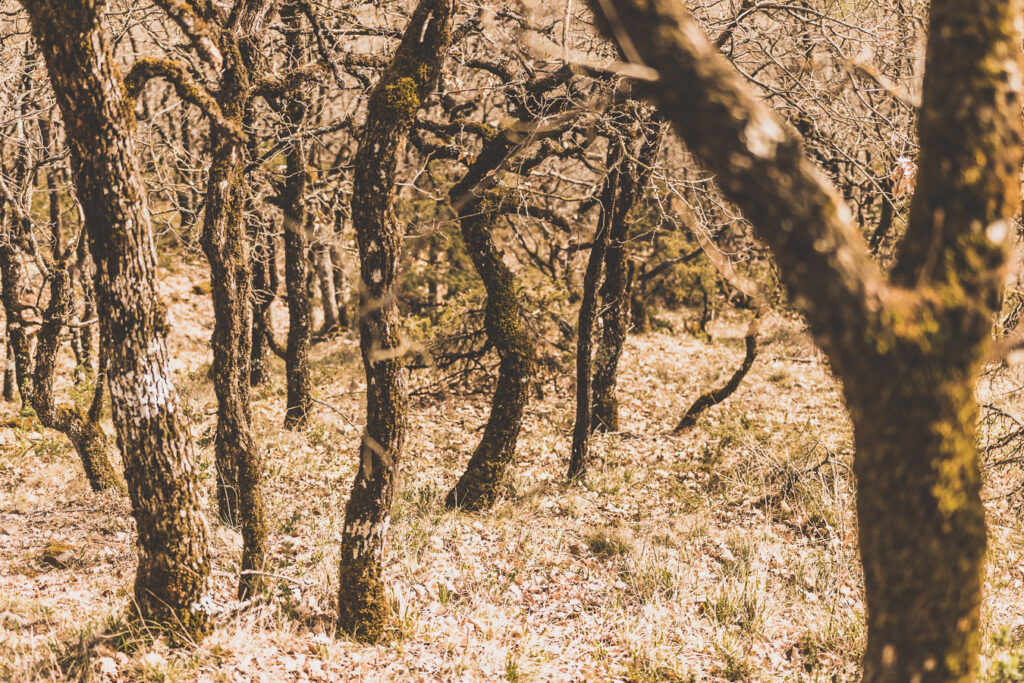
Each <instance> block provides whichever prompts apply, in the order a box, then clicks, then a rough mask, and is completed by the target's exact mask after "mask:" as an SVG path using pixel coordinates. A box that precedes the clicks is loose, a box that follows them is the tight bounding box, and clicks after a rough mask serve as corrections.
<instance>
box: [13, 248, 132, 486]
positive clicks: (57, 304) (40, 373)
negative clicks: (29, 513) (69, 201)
mask: <svg viewBox="0 0 1024 683" xmlns="http://www.w3.org/2000/svg"><path fill="white" fill-rule="evenodd" d="M73 310H74V300H73V298H72V288H71V273H70V270H69V268H68V264H67V263H66V261H64V260H63V259H62V258H59V259H58V260H57V261H56V262H54V263H53V264H52V265H51V268H50V303H49V305H48V306H47V308H46V312H45V315H44V319H43V323H42V325H41V326H40V327H39V333H38V335H37V339H36V355H35V370H34V372H33V375H32V407H33V408H34V409H35V411H36V416H37V417H38V418H39V421H40V422H41V423H42V424H43V426H44V427H49V428H50V429H54V430H56V431H58V432H60V433H61V434H64V435H65V436H66V437H68V439H69V440H70V441H71V443H72V445H73V446H74V447H75V451H76V452H77V453H78V457H79V459H81V461H82V466H83V467H84V469H85V476H86V478H87V479H88V480H89V485H90V486H91V487H92V489H93V490H94V491H103V490H105V489H116V490H122V491H123V490H124V483H123V482H122V480H121V477H120V476H118V474H117V471H116V470H115V469H114V466H113V464H112V462H111V459H110V447H109V445H108V444H107V437H106V435H105V434H104V433H103V429H102V427H100V425H99V421H98V420H94V419H91V417H90V416H89V415H88V414H87V413H85V412H83V411H82V409H81V408H79V407H77V406H74V405H57V403H56V401H55V399H54V396H53V370H54V366H55V364H56V361H57V352H58V351H59V350H60V333H61V331H62V330H63V329H64V327H65V326H66V325H67V324H68V322H69V321H70V320H71V316H72V313H73Z"/></svg>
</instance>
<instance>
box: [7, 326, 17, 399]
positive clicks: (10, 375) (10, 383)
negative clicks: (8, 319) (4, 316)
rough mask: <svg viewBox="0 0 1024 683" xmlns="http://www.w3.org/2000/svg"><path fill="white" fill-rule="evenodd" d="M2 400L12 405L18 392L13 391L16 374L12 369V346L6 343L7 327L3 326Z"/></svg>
mask: <svg viewBox="0 0 1024 683" xmlns="http://www.w3.org/2000/svg"><path fill="white" fill-rule="evenodd" d="M4 359H5V360H4V400H5V401H7V402H8V403H14V402H15V401H16V400H17V399H18V392H17V391H15V389H14V386H15V383H16V380H15V377H16V375H17V372H16V371H15V369H14V346H13V345H11V344H10V343H9V342H8V336H7V325H6V324H5V325H4Z"/></svg>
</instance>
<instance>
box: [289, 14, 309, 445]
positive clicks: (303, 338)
mask: <svg viewBox="0 0 1024 683" xmlns="http://www.w3.org/2000/svg"><path fill="white" fill-rule="evenodd" d="M282 17H283V18H284V19H285V21H286V22H288V21H291V22H294V23H295V24H296V26H297V25H298V22H299V21H300V20H301V16H300V15H299V13H298V9H297V8H294V7H291V6H290V5H289V6H288V9H286V11H284V12H282ZM288 50H289V62H290V63H291V64H293V65H294V64H298V63H299V61H300V60H301V59H302V52H303V48H302V39H301V36H300V35H299V34H298V33H297V32H296V33H295V34H294V35H293V36H292V37H290V39H289V47H288ZM307 109H308V105H307V102H306V101H305V98H304V97H292V98H290V99H289V101H288V103H287V104H286V106H285V112H284V119H285V124H286V126H287V127H288V130H289V131H290V132H292V133H296V132H297V131H298V130H299V129H300V128H301V127H302V124H303V122H304V121H305V119H306V111H307ZM285 166H286V170H285V173H286V174H287V177H286V178H285V182H284V188H283V189H282V192H281V207H282V209H283V211H284V281H285V285H284V286H285V292H286V298H287V300H288V351H287V356H286V358H285V366H286V369H285V373H286V375H287V382H288V399H287V407H286V409H285V417H284V426H285V427H286V428H289V429H294V428H296V427H301V426H303V425H305V424H306V421H307V420H308V418H309V414H310V411H311V410H312V408H313V399H312V397H311V393H310V391H311V386H310V377H309V346H310V338H311V336H312V334H313V331H312V325H313V314H312V311H311V309H310V296H309V257H308V252H309V237H308V236H307V234H306V209H305V205H304V201H305V195H306V188H307V185H308V184H309V170H308V168H307V166H308V152H307V150H306V145H305V143H304V142H303V140H302V138H300V137H298V136H295V137H294V139H293V141H292V143H291V144H290V145H288V149H287V152H286V155H285Z"/></svg>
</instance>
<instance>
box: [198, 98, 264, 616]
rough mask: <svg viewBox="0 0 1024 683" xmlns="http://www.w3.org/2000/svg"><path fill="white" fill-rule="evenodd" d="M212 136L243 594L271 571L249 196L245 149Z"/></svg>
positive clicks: (226, 471) (222, 503)
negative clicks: (258, 430)
mask: <svg viewBox="0 0 1024 683" xmlns="http://www.w3.org/2000/svg"><path fill="white" fill-rule="evenodd" d="M240 85H241V84H240ZM223 92H224V91H223V90H222V93H223ZM226 104H228V103H226V102H222V104H221V108H222V110H224V111H225V112H229V111H231V107H230V106H225V105H226ZM229 115H230V114H229ZM212 138H213V139H212V146H213V149H214V152H213V155H214V156H213V162H212V164H211V166H210V176H209V180H208V184H207V193H206V211H205V220H204V223H203V233H202V237H201V242H202V245H203V251H204V252H206V257H207V260H208V261H209V262H210V286H211V294H212V296H213V312H214V326H213V336H212V338H211V346H212V347H213V385H214V390H215V391H216V393H217V435H216V439H215V443H214V448H215V453H216V465H217V509H218V513H219V514H220V518H221V519H222V520H224V522H225V523H227V524H232V525H233V524H238V523H239V522H241V525H242V540H243V549H242V575H241V579H240V582H239V596H240V597H241V598H245V597H246V596H248V595H250V594H253V593H260V592H262V591H263V589H264V588H265V579H264V578H263V575H262V574H261V573H258V572H262V571H263V570H265V569H266V567H265V566H264V564H265V562H266V555H267V526H266V520H265V511H264V503H263V481H262V480H263V477H262V469H263V458H262V454H261V453H260V450H259V448H258V446H257V445H256V442H255V439H254V438H253V435H252V415H251V407H250V396H249V381H250V368H249V362H250V355H251V353H252V337H251V335H252V310H253V309H252V301H253V293H252V274H251V271H250V266H249V264H250V256H249V253H248V251H249V250H248V246H249V240H248V236H247V235H246V231H245V224H244V219H243V215H242V208H243V207H244V205H245V201H246V197H245V196H244V189H243V188H244V184H243V183H242V176H241V174H242V149H241V147H240V146H239V145H238V144H237V143H235V142H232V141H229V140H225V139H224V138H223V137H221V136H220V135H218V134H217V133H214V134H213V136H212ZM247 572H248V573H247Z"/></svg>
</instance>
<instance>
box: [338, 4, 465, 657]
mask: <svg viewBox="0 0 1024 683" xmlns="http://www.w3.org/2000/svg"><path fill="white" fill-rule="evenodd" d="M453 12H454V7H453V2H452V0H420V3H419V4H418V5H417V7H416V10H415V11H414V12H413V15H412V17H411V19H410V20H409V25H408V26H407V27H406V30H405V35H404V36H403V38H402V42H401V43H400V44H399V46H398V50H397V52H396V53H395V56H394V58H393V59H392V61H391V63H390V64H389V66H388V67H387V68H386V69H385V71H384V73H383V74H382V76H381V78H380V81H378V83H377V85H376V86H375V87H374V89H373V91H372V93H371V95H370V100H369V104H368V108H367V115H366V122H365V124H364V125H363V129H362V134H361V135H360V141H359V150H358V151H357V153H356V158H355V178H354V181H353V189H352V221H353V224H354V225H355V229H356V238H357V241H358V244H359V260H360V275H361V278H362V285H361V287H360V294H361V306H360V313H361V320H360V325H359V336H360V349H361V350H362V356H363V366H364V368H365V370H366V431H365V432H364V434H363V440H362V444H361V446H360V458H359V462H360V465H359V470H358V472H357V473H356V478H355V482H354V483H353V485H352V496H351V497H350V498H349V501H348V504H347V505H346V507H345V526H344V528H343V529H342V538H341V561H340V567H339V582H338V628H339V630H340V631H342V632H345V633H350V634H352V635H353V636H355V637H356V638H359V639H361V640H367V641H376V640H380V639H381V638H382V637H383V635H384V623H385V619H386V618H387V614H388V603H387V599H386V598H385V595H384V583H383V579H382V576H381V574H382V567H381V560H382V558H383V553H384V540H385V534H386V532H387V527H388V522H389V521H390V517H391V503H392V499H393V497H394V481H395V475H396V474H397V468H398V466H399V464H400V462H401V457H402V446H403V443H404V441H405V428H406V419H407V416H406V411H407V405H408V386H407V382H406V371H405V362H404V360H403V357H402V356H403V351H402V350H401V347H402V345H403V339H402V333H401V329H400V320H399V314H398V305H397V302H396V299H395V284H396V281H397V275H398V273H397V269H398V262H399V255H400V251H401V247H402V230H401V228H400V227H399V226H398V225H396V224H395V217H394V211H393V201H394V200H393V192H394V183H395V166H396V163H397V160H398V155H399V153H400V152H401V150H402V148H403V147H404V145H405V141H406V136H407V135H408V132H409V128H410V127H411V125H412V123H413V120H414V118H415V116H416V113H417V111H419V109H420V107H421V106H423V103H424V101H425V100H426V99H427V97H429V95H430V93H431V92H433V90H434V88H435V87H436V85H437V80H438V77H439V75H440V71H441V65H442V63H443V61H444V58H445V55H446V54H447V52H448V47H449V45H450V42H451V23H452V15H453Z"/></svg>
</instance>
